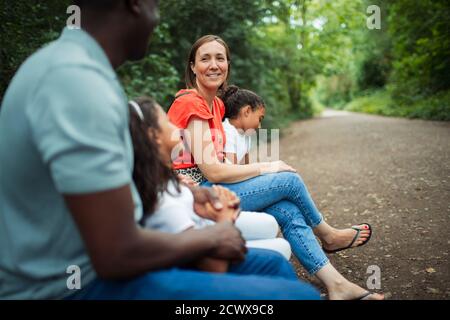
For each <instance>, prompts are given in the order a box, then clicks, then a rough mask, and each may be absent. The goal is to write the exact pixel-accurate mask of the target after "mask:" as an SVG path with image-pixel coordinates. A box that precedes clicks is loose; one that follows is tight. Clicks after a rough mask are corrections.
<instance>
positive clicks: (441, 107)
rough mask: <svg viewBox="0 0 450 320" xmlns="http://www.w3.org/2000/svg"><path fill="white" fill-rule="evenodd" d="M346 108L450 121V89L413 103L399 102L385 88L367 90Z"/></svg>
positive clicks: (372, 112)
mask: <svg viewBox="0 0 450 320" xmlns="http://www.w3.org/2000/svg"><path fill="white" fill-rule="evenodd" d="M344 109H345V110H347V111H354V112H364V113H371V114H379V115H383V116H392V117H407V118H421V119H428V120H445V121H450V91H445V92H440V93H439V94H436V95H433V96H432V97H429V98H426V99H420V100H417V101H416V102H414V103H411V104H401V103H399V102H398V101H396V100H394V99H393V98H392V97H391V95H390V93H389V91H387V90H384V89H382V90H376V91H367V92H365V93H364V94H361V96H359V97H358V98H355V99H354V100H352V101H351V102H350V103H348V104H346V105H345V107H344Z"/></svg>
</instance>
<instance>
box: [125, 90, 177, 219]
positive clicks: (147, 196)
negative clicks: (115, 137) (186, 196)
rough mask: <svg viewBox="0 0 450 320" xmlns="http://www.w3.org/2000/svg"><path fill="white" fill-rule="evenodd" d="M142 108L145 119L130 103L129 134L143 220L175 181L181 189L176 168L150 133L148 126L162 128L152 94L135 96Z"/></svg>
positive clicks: (134, 178) (135, 181)
mask: <svg viewBox="0 0 450 320" xmlns="http://www.w3.org/2000/svg"><path fill="white" fill-rule="evenodd" d="M134 102H136V103H137V104H138V106H139V109H140V110H141V112H142V116H143V117H144V118H143V119H141V118H140V115H139V113H138V112H137V111H136V110H135V109H134V107H133V106H132V105H131V104H128V108H129V111H130V134H131V139H132V141H133V149H134V167H133V180H134V183H135V185H136V188H137V190H138V192H139V195H140V197H141V200H142V205H143V210H144V215H143V217H142V220H141V221H140V223H141V224H142V223H143V221H144V220H145V218H146V217H147V216H149V215H151V214H152V212H153V211H154V210H155V209H156V205H157V203H158V197H159V195H161V194H162V193H163V192H165V191H167V185H168V183H169V182H170V181H172V182H173V183H174V184H175V186H176V189H177V191H178V192H180V189H179V183H178V178H177V176H176V174H175V173H174V171H172V170H171V169H170V168H169V167H168V166H167V164H165V163H164V161H163V159H162V157H161V155H160V153H159V147H158V145H157V143H156V142H155V141H154V140H152V139H151V138H150V137H149V134H148V129H149V128H150V129H153V130H155V131H159V130H161V128H160V126H159V124H158V110H157V107H156V102H155V101H154V100H153V99H151V98H149V97H139V98H136V99H134Z"/></svg>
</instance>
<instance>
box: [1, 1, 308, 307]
mask: <svg viewBox="0 0 450 320" xmlns="http://www.w3.org/2000/svg"><path fill="white" fill-rule="evenodd" d="M75 3H76V4H78V5H79V6H80V7H81V9H82V11H81V14H82V19H81V20H82V29H81V30H69V29H64V31H63V32H62V34H61V36H60V38H59V39H58V40H56V41H54V42H53V43H51V44H49V45H48V46H46V47H45V48H43V49H41V50H39V51H38V52H36V53H35V54H34V55H32V56H31V57H30V58H28V59H27V60H26V61H25V62H24V64H23V65H22V66H21V67H20V69H19V70H18V72H17V74H16V75H15V76H14V78H13V79H12V81H11V83H10V85H9V87H8V89H7V91H6V94H5V97H4V100H3V102H2V107H1V109H0V164H1V166H0V252H1V254H0V299H2V298H3V299H5V298H6V299H22V298H33V299H42V298H65V297H72V298H111V299H121V298H122V299H131V298H139V299H145V298H165V299H171V298H182V299H186V298H196V297H197V298H203V299H204V298H207V297H217V298H227V297H234V298H239V294H241V293H239V294H237V293H236V290H237V286H238V285H241V284H243V285H244V287H249V288H250V289H249V290H243V293H242V294H243V295H244V296H245V297H249V298H258V297H265V298H269V297H274V298H276V297H280V298H297V297H313V298H315V297H317V295H316V293H315V291H314V290H312V289H310V288H309V287H305V286H303V285H301V284H300V283H299V282H297V281H294V280H283V279H277V280H275V279H272V278H269V277H266V278H264V279H262V280H261V281H257V280H256V281H255V279H251V278H249V277H245V276H240V278H239V279H234V280H233V279H232V277H235V278H236V277H237V276H231V275H230V276H222V278H220V279H219V280H218V279H216V278H215V277H218V276H214V275H210V274H206V273H204V272H193V271H191V272H188V271H182V270H179V269H175V268H173V267H174V266H177V265H182V264H185V263H187V262H190V261H193V260H195V259H198V258H200V257H204V256H213V257H216V258H222V259H229V260H240V259H243V258H244V255H245V247H244V242H243V240H242V238H241V236H240V234H239V232H238V231H237V230H236V228H235V227H234V226H232V225H231V224H226V223H223V224H217V225H216V226H213V227H209V228H205V229H204V230H192V231H189V232H186V233H183V234H179V235H170V234H164V233H160V232H157V231H152V230H143V229H141V228H139V226H138V225H137V224H136V223H135V221H136V220H138V219H139V218H140V217H141V214H142V208H141V202H140V199H139V196H138V194H137V192H136V189H135V187H134V184H133V181H132V168H133V150H132V144H131V139H130V135H129V131H128V118H129V114H128V108H127V98H126V96H125V94H124V91H123V89H122V87H121V85H120V83H119V81H118V79H117V75H116V73H115V72H114V69H115V68H117V67H118V66H120V65H121V64H123V63H124V62H125V61H126V60H136V59H140V58H142V57H143V56H144V55H145V53H146V48H147V45H148V39H149V37H150V35H151V33H152V31H153V29H154V27H155V26H156V24H157V21H158V15H157V1H156V0H131V1H125V0H109V1H105V0H101V1H100V0H99V1H95V0H90V1H87V0H86V1H85V0H82V1H76V2H75ZM205 194H206V195H211V194H210V193H206V192H205V190H204V189H202V190H199V191H198V193H197V195H198V197H197V201H199V202H200V203H201V202H203V203H205V202H207V201H211V202H213V201H214V199H213V198H211V196H210V198H208V196H206V197H205ZM250 266H251V268H252V269H253V270H252V273H254V274H258V273H260V274H267V273H269V274H272V275H276V276H282V277H285V278H294V277H295V274H294V273H293V272H292V270H291V269H290V268H289V266H288V265H286V262H283V260H280V258H279V257H278V256H273V254H272V255H271V254H268V253H267V252H266V253H261V252H259V253H258V252H256V253H251V254H249V255H248V256H247V259H246V260H245V262H243V263H241V264H240V265H238V266H237V267H236V269H235V273H249V271H248V270H246V269H248V268H249V267H250ZM157 269H165V271H158V272H156V271H153V272H149V271H150V270H157ZM277 269H278V270H277ZM275 270H276V271H275ZM77 276H78V277H77ZM227 277H229V278H228V279H227ZM260 278H262V277H260ZM77 279H80V280H81V283H77ZM117 279H129V280H128V281H121V282H114V281H111V280H117ZM238 280H239V281H238ZM246 282H248V283H247V285H245V283H246ZM194 283H195V284H198V283H202V285H200V287H201V288H202V290H199V289H198V287H196V285H194ZM251 283H255V284H257V285H258V286H260V287H265V288H266V289H263V288H257V287H252V285H251ZM290 289H291V290H290Z"/></svg>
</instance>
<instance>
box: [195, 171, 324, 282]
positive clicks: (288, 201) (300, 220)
mask: <svg viewBox="0 0 450 320" xmlns="http://www.w3.org/2000/svg"><path fill="white" fill-rule="evenodd" d="M201 185H202V186H211V185H212V184H211V183H210V182H208V181H206V182H203V183H202V184H201ZM220 185H222V186H224V187H226V188H228V189H230V190H232V191H234V192H235V193H236V194H237V195H238V196H239V198H240V199H241V208H242V210H246V211H260V212H267V213H269V214H271V215H273V216H274V217H275V219H276V220H277V222H278V224H279V225H280V228H281V231H282V232H283V236H284V238H286V240H287V241H288V242H289V243H290V245H291V247H292V251H293V253H294V255H295V256H296V257H297V259H298V260H299V261H300V263H301V264H302V265H303V266H304V267H305V269H306V270H307V271H308V272H309V273H310V274H315V273H316V272H317V271H319V270H320V269H321V268H322V267H323V266H324V265H325V264H327V263H328V258H327V256H326V255H325V253H324V252H323V250H322V247H321V246H320V244H319V242H318V241H317V238H316V237H315V235H314V233H313V230H312V229H313V228H315V227H316V226H317V225H318V224H319V223H321V222H322V220H323V217H322V215H321V213H320V212H319V210H317V208H316V205H315V204H314V201H313V200H312V198H311V195H310V194H309V192H308V189H307V188H306V185H305V183H304V182H303V180H302V178H301V177H300V176H299V175H298V174H296V173H292V172H279V173H272V174H266V175H261V176H258V177H255V178H252V179H249V180H246V181H242V182H238V183H222V184H220Z"/></svg>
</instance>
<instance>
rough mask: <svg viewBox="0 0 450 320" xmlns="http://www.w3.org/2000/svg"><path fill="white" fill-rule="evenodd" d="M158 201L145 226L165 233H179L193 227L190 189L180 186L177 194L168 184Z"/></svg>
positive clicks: (192, 205)
mask: <svg viewBox="0 0 450 320" xmlns="http://www.w3.org/2000/svg"><path fill="white" fill-rule="evenodd" d="M169 191H170V193H169V192H167V191H166V192H165V193H164V194H163V196H162V197H161V199H160V201H159V205H158V208H157V209H156V210H155V212H153V213H152V214H151V215H150V216H149V217H148V218H147V219H146V220H145V223H144V225H145V227H146V228H150V229H156V230H159V231H162V232H167V233H180V232H182V231H185V230H187V229H189V228H192V227H195V226H196V223H195V221H194V220H193V219H192V217H193V215H195V212H194V198H193V196H192V193H191V191H190V190H189V189H188V188H186V187H184V186H181V193H179V194H177V192H176V189H175V187H173V188H172V185H170V186H169Z"/></svg>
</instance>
